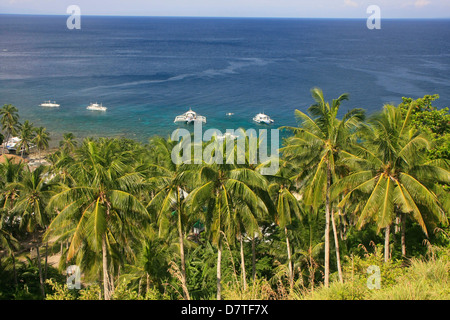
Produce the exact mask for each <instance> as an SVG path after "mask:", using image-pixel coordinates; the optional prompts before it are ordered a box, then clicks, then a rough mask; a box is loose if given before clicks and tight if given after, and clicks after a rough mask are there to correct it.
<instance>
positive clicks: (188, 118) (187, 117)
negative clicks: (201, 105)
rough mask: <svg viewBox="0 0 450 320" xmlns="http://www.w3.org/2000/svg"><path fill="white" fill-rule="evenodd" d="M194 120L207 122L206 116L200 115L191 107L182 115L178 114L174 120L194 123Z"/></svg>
mask: <svg viewBox="0 0 450 320" xmlns="http://www.w3.org/2000/svg"><path fill="white" fill-rule="evenodd" d="M194 121H201V122H206V117H203V116H200V115H198V114H197V113H195V112H194V111H192V110H191V109H190V108H189V111H187V112H185V113H183V114H182V115H179V116H176V117H175V120H174V121H173V122H174V123H176V122H185V123H192V122H194Z"/></svg>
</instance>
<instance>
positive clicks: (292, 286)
mask: <svg viewBox="0 0 450 320" xmlns="http://www.w3.org/2000/svg"><path fill="white" fill-rule="evenodd" d="M284 233H285V235H286V249H287V254H288V267H289V288H290V289H291V292H292V289H294V274H293V270H292V260H291V246H290V245H289V237H288V233H287V228H286V227H284Z"/></svg>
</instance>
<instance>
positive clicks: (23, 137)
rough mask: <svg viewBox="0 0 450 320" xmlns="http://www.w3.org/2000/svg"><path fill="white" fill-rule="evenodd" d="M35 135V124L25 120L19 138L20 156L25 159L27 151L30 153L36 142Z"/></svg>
mask: <svg viewBox="0 0 450 320" xmlns="http://www.w3.org/2000/svg"><path fill="white" fill-rule="evenodd" d="M34 137H35V133H34V128H33V124H32V123H30V122H29V121H28V120H25V122H24V123H23V124H21V125H20V127H19V138H20V142H19V143H18V148H19V149H21V154H20V156H21V157H22V158H23V154H24V152H25V151H26V152H27V153H28V152H30V146H31V143H32V141H33V140H34Z"/></svg>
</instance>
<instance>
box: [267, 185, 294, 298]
mask: <svg viewBox="0 0 450 320" xmlns="http://www.w3.org/2000/svg"><path fill="white" fill-rule="evenodd" d="M290 187H291V182H290V180H289V179H284V181H281V179H280V181H279V182H278V183H272V184H271V185H270V186H269V192H270V194H271V195H272V198H273V201H274V203H275V205H276V215H275V222H276V223H277V225H278V226H280V228H282V229H283V230H284V233H285V236H286V250H287V255H288V268H289V286H290V289H291V291H292V290H293V288H294V270H293V267H292V252H291V248H290V244H289V236H288V229H287V228H288V226H289V225H290V224H291V223H292V214H295V215H296V216H297V217H298V218H299V219H301V218H302V217H301V208H300V206H299V203H298V200H297V199H296V198H295V196H294V194H293V193H292V192H291V190H290Z"/></svg>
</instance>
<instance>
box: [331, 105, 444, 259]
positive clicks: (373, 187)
mask: <svg viewBox="0 0 450 320" xmlns="http://www.w3.org/2000/svg"><path fill="white" fill-rule="evenodd" d="M413 108H414V104H411V105H410V107H409V110H408V112H407V114H406V115H403V114H402V110H401V108H400V107H394V106H391V105H386V106H384V108H383V111H382V112H380V113H378V114H376V115H374V116H373V117H372V118H371V119H370V120H369V124H370V126H369V127H368V128H367V129H366V130H364V136H363V140H364V141H363V145H362V146H359V148H358V149H359V152H358V154H355V155H347V156H346V158H345V159H344V160H345V161H346V162H348V163H351V164H352V165H353V169H354V172H353V173H351V174H350V175H348V176H347V177H345V178H343V179H342V180H341V181H339V182H338V183H337V185H336V192H342V191H343V190H346V192H347V193H346V195H345V197H344V198H343V200H342V201H341V202H340V203H339V206H340V207H343V206H345V205H347V204H348V203H350V201H351V199H352V198H353V199H355V198H358V199H361V195H364V197H365V201H364V202H362V203H361V204H360V205H359V206H358V212H359V213H360V216H359V220H358V227H359V228H361V227H362V226H363V225H364V224H365V223H367V222H368V221H369V220H370V219H374V220H375V221H376V223H377V226H378V230H380V229H385V248H384V249H385V256H384V258H385V261H387V260H388V259H389V257H390V252H389V235H390V226H391V224H392V222H393V219H394V218H395V217H396V215H399V214H400V215H404V214H407V215H408V216H410V217H411V218H412V219H414V220H415V221H416V222H417V223H418V224H419V225H420V226H421V228H422V230H423V232H424V233H425V235H428V232H427V223H432V222H433V221H441V222H445V221H447V218H446V215H445V213H446V212H449V210H450V208H448V207H445V206H444V203H445V202H444V200H445V197H446V198H448V194H447V195H446V196H444V198H443V199H442V201H441V200H439V197H438V196H437V192H438V191H439V190H438V188H439V187H438V186H437V183H443V184H448V183H449V182H450V172H449V167H448V165H446V164H445V162H443V161H440V160H432V161H429V160H427V158H426V152H425V151H426V150H428V149H430V148H431V147H432V144H431V142H430V139H428V138H427V136H425V135H424V134H422V133H421V132H420V131H419V130H418V129H416V128H414V127H413V126H411V121H410V120H411V118H410V114H411V111H412V110H413ZM443 194H444V193H443ZM447 203H448V202H447ZM402 242H403V241H402Z"/></svg>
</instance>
